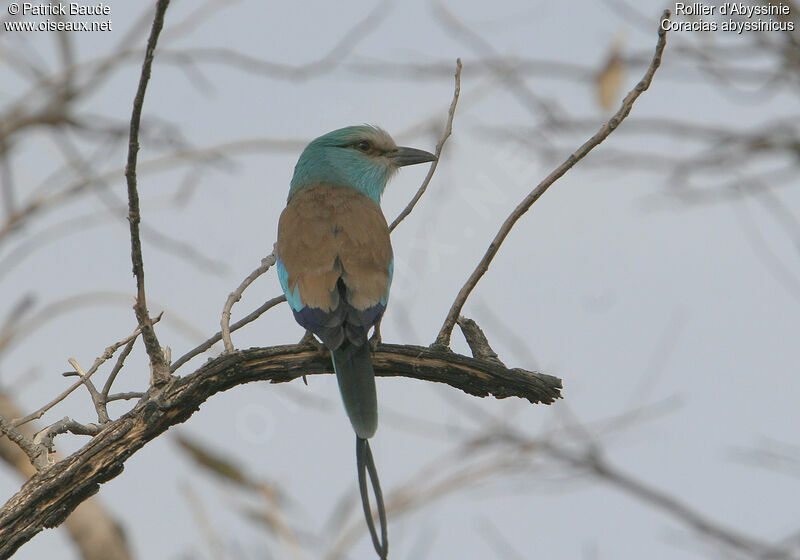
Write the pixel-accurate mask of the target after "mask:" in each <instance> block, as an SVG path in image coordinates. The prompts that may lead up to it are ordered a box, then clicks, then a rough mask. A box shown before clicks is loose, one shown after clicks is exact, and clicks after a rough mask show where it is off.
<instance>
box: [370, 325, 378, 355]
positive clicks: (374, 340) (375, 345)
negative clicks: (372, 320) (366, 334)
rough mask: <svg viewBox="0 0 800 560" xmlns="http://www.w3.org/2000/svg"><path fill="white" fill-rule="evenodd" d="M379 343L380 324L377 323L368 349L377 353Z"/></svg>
mask: <svg viewBox="0 0 800 560" xmlns="http://www.w3.org/2000/svg"><path fill="white" fill-rule="evenodd" d="M380 343H381V324H380V323H378V324H376V325H375V329H374V330H373V331H372V336H371V337H370V338H369V348H370V350H372V351H373V352H377V351H378V345H379V344H380Z"/></svg>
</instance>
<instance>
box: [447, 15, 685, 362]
mask: <svg viewBox="0 0 800 560" xmlns="http://www.w3.org/2000/svg"><path fill="white" fill-rule="evenodd" d="M669 18H670V11H669V10H664V13H663V15H662V16H661V19H660V20H659V26H658V43H657V45H656V50H655V53H654V54H653V59H652V60H651V62H650V67H649V68H648V69H647V72H646V73H645V75H644V76H643V77H642V79H641V80H640V81H639V83H638V84H636V86H635V87H634V88H633V89H632V90H631V91H630V92H629V93H628V95H627V96H625V99H624V100H623V101H622V106H621V107H620V108H619V111H617V113H616V114H615V115H614V116H613V117H611V119H610V120H609V121H608V122H607V123H606V124H604V125H603V126H602V127H601V128H600V130H598V131H597V133H596V134H595V135H594V136H592V137H591V138H590V139H589V140H587V141H586V142H585V143H584V144H583V145H582V146H581V147H580V148H578V149H577V150H576V151H575V153H573V154H571V155H570V156H569V157H568V158H567V160H566V161H565V162H564V163H562V164H561V165H559V166H558V167H557V168H556V169H555V170H554V171H553V172H552V173H550V175H548V176H547V177H546V178H545V179H544V180H543V181H542V182H541V183H539V185H537V187H536V188H535V189H533V190H532V191H531V192H530V194H528V196H526V197H525V199H524V200H523V201H522V202H520V203H519V205H518V206H517V207H516V208H515V209H514V211H513V212H512V213H511V215H509V216H508V218H506V221H505V222H503V225H502V226H501V227H500V231H498V232H497V235H495V237H494V239H493V240H492V242H491V244H490V245H489V248H488V249H487V250H486V253H485V254H484V255H483V258H482V259H481V261H480V263H478V266H477V267H476V268H475V270H474V271H473V272H472V274H471V275H470V277H469V279H468V280H467V282H466V284H464V286H463V287H462V288H461V291H460V292H458V296H456V299H455V301H454V302H453V306H452V307H451V308H450V311H449V312H448V314H447V318H446V319H445V321H444V324H443V325H442V328H441V330H440V331H439V334H438V335H437V336H436V342H434V345H435V346H439V347H448V346H450V335H451V334H452V332H453V327H454V326H455V324H456V321H457V319H458V316H459V314H460V313H461V309H462V308H463V307H464V303H465V302H466V301H467V298H468V297H469V294H470V293H471V292H472V290H473V289H474V288H475V286H476V285H477V284H478V281H479V280H480V279H481V277H482V276H483V275H484V274H485V273H486V271H487V270H488V269H489V265H490V264H491V262H492V259H494V257H495V255H496V254H497V251H498V250H499V249H500V246H501V245H502V244H503V241H504V240H505V238H506V236H507V235H508V234H509V233H510V232H511V229H512V228H513V227H514V224H516V223H517V220H519V219H520V218H521V217H522V216H523V214H525V212H527V211H528V210H529V209H530V207H531V205H533V203H534V202H536V201H537V200H539V197H540V196H542V195H543V194H544V192H545V191H546V190H547V189H548V188H549V187H550V185H552V184H553V183H555V182H556V181H557V180H558V179H559V178H560V177H561V176H562V175H564V174H565V173H566V172H567V171H569V170H570V169H572V167H574V166H575V164H576V163H578V162H579V161H580V160H581V159H583V158H584V157H585V156H586V155H587V154H588V153H589V152H591V151H592V149H593V148H595V147H596V146H598V145H599V144H600V143H601V142H603V140H605V139H606V138H608V136H609V135H610V134H611V133H612V132H614V130H616V128H617V127H618V126H619V125H620V123H621V122H622V121H623V120H624V119H625V117H627V116H628V114H629V113H630V112H631V109H632V108H633V104H634V102H635V101H636V100H637V99H638V98H639V96H640V95H641V94H642V92H644V91H645V90H646V89H647V88H648V87H650V83H651V82H652V81H653V76H654V75H655V73H656V70H657V69H658V67H659V66H660V65H661V55H662V53H663V52H664V47H665V46H666V44H667V32H666V30H665V29H664V26H663V25H662V24H663V22H664V20H668V19H669Z"/></svg>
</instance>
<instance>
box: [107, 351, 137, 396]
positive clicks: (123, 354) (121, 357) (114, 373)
mask: <svg viewBox="0 0 800 560" xmlns="http://www.w3.org/2000/svg"><path fill="white" fill-rule="evenodd" d="M135 343H136V338H132V339H131V340H130V341H128V343H127V344H126V345H125V348H123V349H122V352H120V353H119V356H117V361H116V363H115V364H114V367H113V368H112V369H111V373H109V374H108V378H107V379H106V382H105V384H104V385H103V390H102V391H101V392H102V394H103V398H104V399H105V400H106V402H108V393H109V392H110V391H111V386H112V385H113V384H114V381H116V379H117V375H119V372H120V371H121V370H122V366H123V365H124V364H125V360H126V359H127V358H128V356H129V355H130V353H131V351H132V350H133V345H134V344H135Z"/></svg>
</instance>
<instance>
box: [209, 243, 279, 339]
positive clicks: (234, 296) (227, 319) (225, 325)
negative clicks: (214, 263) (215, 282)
mask: <svg viewBox="0 0 800 560" xmlns="http://www.w3.org/2000/svg"><path fill="white" fill-rule="evenodd" d="M274 264H275V251H272V253H270V255H269V256H267V257H264V258H263V259H261V265H260V266H259V267H258V268H257V269H255V270H254V271H253V272H251V273H250V275H249V276H248V277H247V278H245V279H244V280H243V281H242V283H241V284H239V287H238V288H236V289H235V290H234V291H233V292H231V293H230V295H229V296H228V299H227V300H226V301H225V307H224V308H223V309H222V320H221V321H220V326H221V328H222V330H221V331H220V332H221V333H222V340H223V341H224V343H225V352H233V343H232V342H231V327H230V323H231V308H232V307H233V304H234V303H236V302H237V301H239V300H240V299H242V294H243V293H244V291H245V290H246V289H247V287H248V286H249V285H250V284H252V283H253V282H254V281H255V279H256V278H258V277H259V276H261V275H262V274H264V273H265V272H266V271H268V270H269V269H270V268H271V267H272V265H274ZM273 299H274V298H273ZM262 307H263V306H262Z"/></svg>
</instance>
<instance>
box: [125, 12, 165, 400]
mask: <svg viewBox="0 0 800 560" xmlns="http://www.w3.org/2000/svg"><path fill="white" fill-rule="evenodd" d="M168 5H169V0H158V3H157V4H156V14H155V17H154V18H153V27H152V29H151V30H150V38H149V39H148V40H147V50H146V51H145V56H144V63H143V64H142V74H141V77H140V79H139V88H138V89H137V91H136V97H135V98H134V100H133V113H132V114H131V129H130V140H129V144H128V164H127V166H126V168H125V178H126V180H127V183H128V220H129V221H130V229H131V261H132V262H133V275H134V276H135V277H136V287H137V293H136V303H135V304H134V306H133V309H134V311H135V313H136V320H137V321H138V322H139V326H140V328H141V329H142V340H143V341H144V346H145V349H146V350H147V355H148V356H149V358H150V382H151V383H152V384H153V385H161V384H163V383H164V382H166V380H167V379H168V378H169V364H167V362H166V359H165V358H164V353H163V352H162V350H161V345H160V344H159V342H158V337H157V336H156V331H155V329H154V328H153V321H152V320H151V319H150V314H149V313H148V311H147V299H146V297H145V292H144V264H143V262H142V241H141V239H140V237H139V222H140V221H141V214H140V211H139V192H138V191H137V189H136V161H137V157H138V154H139V125H140V122H141V118H142V106H143V105H144V95H145V91H146V90H147V82H148V81H149V80H150V69H151V67H152V65H153V56H154V54H155V50H156V43H157V42H158V36H159V34H160V33H161V28H162V27H163V26H164V13H165V12H166V11H167V6H168Z"/></svg>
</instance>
